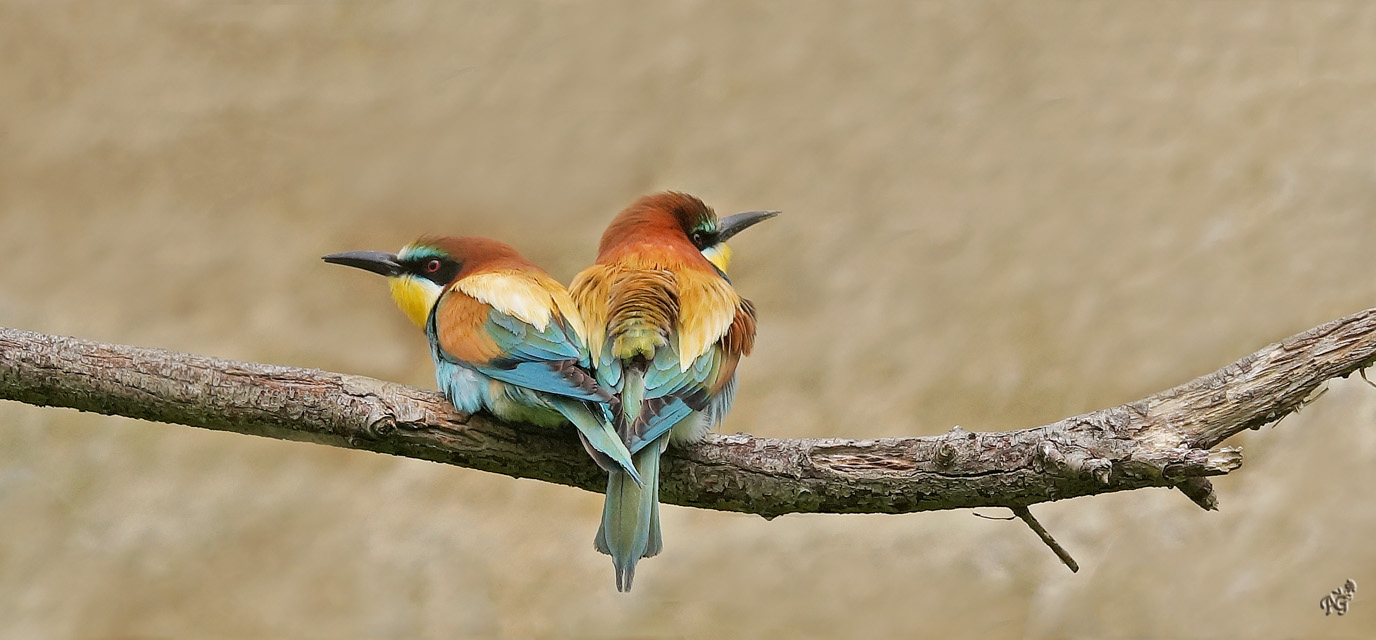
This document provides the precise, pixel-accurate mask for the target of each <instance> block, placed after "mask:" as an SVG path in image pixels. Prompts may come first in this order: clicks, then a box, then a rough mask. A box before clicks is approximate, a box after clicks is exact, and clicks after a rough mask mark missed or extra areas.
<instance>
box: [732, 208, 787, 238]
mask: <svg viewBox="0 0 1376 640" xmlns="http://www.w3.org/2000/svg"><path fill="white" fill-rule="evenodd" d="M777 215H779V212H778V211H746V212H745V213H733V214H731V215H729V216H726V217H725V218H722V219H721V222H719V223H717V242H726V240H727V239H728V238H730V237H731V236H734V235H736V234H738V233H740V232H742V231H745V230H746V229H749V228H750V227H752V226H754V225H755V224H756V223H760V222H764V221H765V220H768V219H770V218H773V217H774V216H777Z"/></svg>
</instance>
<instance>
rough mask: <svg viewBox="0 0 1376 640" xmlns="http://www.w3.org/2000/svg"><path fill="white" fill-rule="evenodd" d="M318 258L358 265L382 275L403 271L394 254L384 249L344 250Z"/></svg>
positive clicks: (347, 264) (347, 265)
mask: <svg viewBox="0 0 1376 640" xmlns="http://www.w3.org/2000/svg"><path fill="white" fill-rule="evenodd" d="M320 259H321V260H324V261H325V262H328V263H330V264H342V265H344V266H346V267H358V268H359V269H363V270H366V271H372V272H373V273H380V274H382V275H384V276H399V275H401V274H402V272H403V270H402V267H401V264H400V263H398V262H397V257H396V255H395V254H391V253H387V252H385V251H345V252H344V253H331V254H330V255H328V256H322V257H321V258H320Z"/></svg>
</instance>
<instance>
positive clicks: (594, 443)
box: [553, 399, 644, 484]
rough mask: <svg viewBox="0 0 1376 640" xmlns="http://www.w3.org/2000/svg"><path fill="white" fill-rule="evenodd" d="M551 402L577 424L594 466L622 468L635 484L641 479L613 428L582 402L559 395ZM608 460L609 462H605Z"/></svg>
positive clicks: (628, 452)
mask: <svg viewBox="0 0 1376 640" xmlns="http://www.w3.org/2000/svg"><path fill="white" fill-rule="evenodd" d="M553 404H554V407H555V408H556V409H558V410H559V413H562V414H564V417H566V418H568V419H569V422H572V423H573V426H575V427H578V436H579V439H580V440H582V441H583V446H584V447H585V448H587V449H588V454H589V455H591V456H592V459H593V460H594V461H596V462H597V464H598V466H600V467H602V468H603V469H605V470H607V471H608V472H613V473H616V472H619V470H620V471H625V472H626V473H627V474H630V477H631V479H632V480H634V481H635V483H636V484H642V483H643V482H644V481H643V480H642V479H641V476H640V472H639V471H637V470H636V468H635V463H634V461H633V460H632V459H631V452H630V450H629V449H627V448H626V443H624V442H622V441H621V437H620V436H618V435H617V434H616V429H614V428H613V427H612V426H611V425H610V424H608V423H607V422H606V421H605V420H602V419H600V418H598V417H597V416H596V415H594V414H593V412H592V410H591V409H589V408H588V406H587V405H586V404H584V403H582V402H578V401H574V400H564V399H560V400H555V401H553ZM594 452H595V453H594ZM599 454H600V455H599ZM609 461H610V462H611V463H613V464H608V462H609Z"/></svg>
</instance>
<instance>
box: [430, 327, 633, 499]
mask: <svg viewBox="0 0 1376 640" xmlns="http://www.w3.org/2000/svg"><path fill="white" fill-rule="evenodd" d="M480 330H482V331H485V332H487V335H488V336H489V337H491V338H492V340H493V342H495V343H496V344H497V347H498V348H499V349H500V350H501V353H500V355H498V356H497V357H495V358H492V359H491V360H489V361H487V362H460V361H458V360H456V359H454V358H451V357H450V356H449V355H448V354H446V353H444V350H443V349H440V348H439V347H438V345H439V340H438V335H437V331H438V329H437V327H436V323H435V314H434V313H433V312H432V313H431V315H430V320H429V322H427V323H426V334H427V335H428V336H429V338H430V344H431V345H432V350H433V352H434V356H435V360H436V363H437V366H438V365H439V364H440V363H442V362H443V363H447V364H453V365H459V366H462V367H466V368H468V369H471V370H472V371H474V372H476V373H478V374H481V375H483V376H486V377H487V378H491V379H493V380H496V381H498V382H503V383H506V384H510V385H514V386H517V387H522V388H524V389H529V390H532V391H537V392H541V393H544V394H548V396H547V397H545V398H544V399H543V400H542V402H543V403H544V404H545V405H547V406H549V407H550V408H552V409H554V410H555V411H558V412H559V413H560V414H562V415H563V416H564V417H565V418H567V419H568V420H569V422H572V423H573V425H574V426H575V427H577V428H578V430H579V432H580V434H581V435H582V438H583V441H584V442H585V443H587V445H588V446H590V447H591V448H592V451H596V452H599V453H601V454H602V455H603V456H605V457H606V458H605V459H604V458H599V457H598V456H597V455H593V458H594V459H595V460H597V461H598V463H599V464H603V463H604V461H605V460H610V461H611V462H613V463H615V465H616V466H618V467H620V468H622V469H624V470H626V472H627V473H628V474H629V475H630V476H631V478H632V479H633V480H634V481H635V482H637V483H639V482H640V481H641V478H640V474H639V473H638V472H637V471H636V468H635V464H634V462H633V461H632V460H631V453H630V451H629V450H628V449H627V448H626V446H625V444H624V443H623V442H622V441H621V439H620V438H619V437H618V436H617V434H616V430H615V429H613V428H612V426H611V419H610V415H609V413H608V409H607V406H606V403H607V402H609V401H610V400H611V399H612V395H611V392H609V391H607V390H606V389H605V388H603V387H602V386H601V385H599V384H598V383H597V379H596V378H595V377H594V376H593V375H592V373H590V372H589V371H588V370H587V366H588V363H589V362H590V360H589V357H588V351H587V348H586V347H584V346H583V343H582V341H580V340H579V339H578V336H577V334H575V333H574V332H573V331H572V330H570V329H568V328H567V327H566V326H565V324H564V322H563V319H562V318H560V317H558V316H557V315H556V316H555V317H554V318H551V321H550V322H549V324H547V325H545V328H544V329H537V328H536V327H534V326H532V325H530V324H527V323H525V322H524V321H522V320H520V319H518V318H515V317H512V316H510V315H508V314H505V313H502V312H500V311H498V310H496V309H492V310H490V311H489V312H488V318H487V322H485V323H484V324H483V326H482V328H481V329H480ZM592 451H590V452H589V453H592Z"/></svg>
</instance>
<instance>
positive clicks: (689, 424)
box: [570, 191, 778, 591]
mask: <svg viewBox="0 0 1376 640" xmlns="http://www.w3.org/2000/svg"><path fill="white" fill-rule="evenodd" d="M775 215H778V212H777V211H748V212H745V213H738V214H735V215H731V216H727V217H725V218H721V219H718V218H717V215H716V214H715V213H714V212H713V211H712V209H711V208H710V207H708V206H707V205H706V204H704V203H703V202H702V201H701V200H699V199H697V198H695V197H693V196H690V195H688V194H685V193H677V192H672V191H670V192H662V193H656V194H653V195H649V196H645V197H643V198H641V199H640V200H637V201H636V202H635V203H633V204H632V205H631V206H630V207H627V208H626V209H625V210H624V211H622V212H621V213H620V214H618V215H617V216H616V218H615V219H614V220H613V221H612V223H611V225H610V226H608V227H607V230H606V232H604V233H603V234H602V242H601V244H600V246H599V247H598V254H597V262H596V263H595V264H593V265H592V266H590V267H588V268H587V269H584V270H583V271H582V272H581V273H579V274H578V275H577V276H576V277H575V278H574V280H573V283H572V285H571V286H570V293H571V294H572V296H573V299H574V305H575V306H576V307H577V308H578V311H579V313H580V314H581V315H582V317H583V322H584V324H585V326H586V328H587V331H588V350H589V352H590V353H591V356H592V364H593V367H594V368H595V369H596V377H597V381H598V383H599V384H600V385H601V386H603V387H605V388H606V389H609V390H611V391H612V392H613V393H614V394H615V396H616V402H615V403H614V404H613V406H614V407H616V409H615V414H614V416H613V419H614V424H615V425H616V429H617V433H618V435H619V436H620V437H621V439H622V441H623V442H624V443H625V445H626V447H627V449H629V451H630V452H631V454H632V456H633V458H634V463H635V467H636V469H637V470H638V471H639V474H640V476H641V478H642V479H643V480H644V482H643V484H638V483H636V482H634V481H633V480H632V478H631V477H630V475H629V474H628V473H627V472H625V471H620V470H615V469H613V470H612V471H610V472H609V474H608V480H607V496H606V502H605V503H604V506H603V511H602V524H601V526H600V528H599V529H598V532H597V538H596V540H595V541H594V546H595V547H596V548H597V550H598V551H601V552H602V553H606V554H608V555H610V556H611V557H612V564H613V566H614V567H615V569H616V587H617V589H618V590H619V591H629V590H630V588H631V583H632V581H633V579H634V578H635V566H636V563H637V562H638V561H639V560H640V558H648V557H650V556H653V555H655V554H657V553H659V551H660V549H661V548H662V547H663V543H662V537H661V535H660V529H659V458H660V455H661V454H662V453H663V452H664V449H665V447H666V446H667V445H668V444H669V442H670V440H673V441H674V442H675V443H680V442H693V441H696V440H699V439H701V438H702V437H703V435H705V434H706V432H707V430H708V429H712V428H715V427H717V426H718V425H720V424H721V421H722V418H723V417H725V415H726V412H727V411H728V410H729V409H730V407H731V401H732V399H733V398H734V396H735V388H736V366H737V364H739V362H740V359H741V358H742V357H743V356H746V355H748V354H749V353H750V350H751V347H752V346H753V345H754V342H755V308H754V306H753V305H752V304H751V303H750V301H749V300H746V299H745V298H742V297H741V296H740V294H738V293H737V292H736V290H735V288H734V287H733V286H732V285H731V281H730V280H728V279H727V277H726V270H727V267H728V266H729V265H730V261H731V249H730V248H729V247H728V246H727V245H726V244H725V243H726V240H727V239H729V238H731V237H732V236H735V235H736V234H737V233H739V232H740V231H742V230H744V229H746V228H747V227H750V226H752V225H754V224H756V223H758V222H761V221H764V220H767V219H769V218H772V217H774V216H775Z"/></svg>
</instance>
